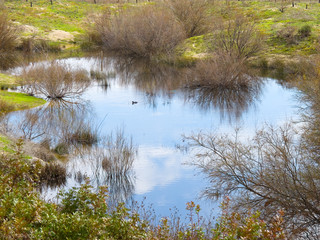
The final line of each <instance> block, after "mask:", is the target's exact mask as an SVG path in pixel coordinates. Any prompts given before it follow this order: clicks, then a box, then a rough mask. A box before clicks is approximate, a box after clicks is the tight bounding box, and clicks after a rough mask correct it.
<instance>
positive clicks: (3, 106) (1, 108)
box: [0, 98, 14, 114]
mask: <svg viewBox="0 0 320 240" xmlns="http://www.w3.org/2000/svg"><path fill="white" fill-rule="evenodd" d="M13 110H14V105H13V104H10V103H8V102H7V101H4V100H2V99H1V98H0V114H2V113H7V112H10V111H13Z"/></svg>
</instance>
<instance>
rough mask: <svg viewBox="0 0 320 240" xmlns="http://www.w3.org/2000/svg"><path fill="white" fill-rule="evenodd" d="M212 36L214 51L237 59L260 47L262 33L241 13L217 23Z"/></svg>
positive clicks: (256, 50)
mask: <svg viewBox="0 0 320 240" xmlns="http://www.w3.org/2000/svg"><path fill="white" fill-rule="evenodd" d="M213 38H214V39H213V44H214V46H215V52H216V53H218V54H228V55H230V56H232V57H234V58H238V59H247V58H249V57H251V56H253V55H254V54H256V53H258V52H259V51H260V50H261V48H262V34H261V33H260V32H259V30H258V29H257V28H256V27H255V23H254V22H252V21H250V20H249V19H246V18H245V17H243V16H241V15H239V16H236V17H235V19H230V20H228V21H227V22H221V23H218V24H217V33H216V34H214V36H213Z"/></svg>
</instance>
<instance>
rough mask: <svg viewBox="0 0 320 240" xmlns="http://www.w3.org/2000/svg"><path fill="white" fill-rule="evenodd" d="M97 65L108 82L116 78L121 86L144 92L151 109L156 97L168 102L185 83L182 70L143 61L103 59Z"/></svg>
mask: <svg viewBox="0 0 320 240" xmlns="http://www.w3.org/2000/svg"><path fill="white" fill-rule="evenodd" d="M98 65H99V66H100V67H101V69H103V70H104V72H105V73H106V76H108V77H109V80H110V78H111V79H112V78H113V77H114V78H117V79H118V80H119V83H120V84H121V85H122V86H128V85H133V86H134V87H135V88H136V89H137V90H139V91H141V92H144V93H145V99H146V101H147V102H148V103H149V106H153V107H156V106H157V104H158V103H157V97H166V98H167V99H168V101H169V99H171V97H172V96H173V94H174V91H175V90H177V89H179V88H180V87H181V86H183V84H184V81H185V72H184V70H183V69H177V68H175V67H172V66H168V65H164V64H156V63H154V62H150V61H145V60H136V59H131V58H113V59H112V61H111V60H110V58H104V59H103V60H101V59H100V61H99V64H98ZM110 69H113V71H111V70H110ZM102 87H103V86H102Z"/></svg>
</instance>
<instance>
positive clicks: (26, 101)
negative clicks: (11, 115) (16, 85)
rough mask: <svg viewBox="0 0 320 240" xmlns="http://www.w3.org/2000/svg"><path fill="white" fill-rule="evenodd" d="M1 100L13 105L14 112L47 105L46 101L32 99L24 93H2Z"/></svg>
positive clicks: (0, 92)
mask: <svg viewBox="0 0 320 240" xmlns="http://www.w3.org/2000/svg"><path fill="white" fill-rule="evenodd" d="M0 99H2V100H4V101H6V102H8V103H10V104H13V105H14V109H13V110H14V111H17V110H23V109H28V108H33V107H37V106H40V105H42V104H45V103H46V101H45V100H43V99H41V98H36V97H32V96H29V95H27V94H24V93H16V92H7V91H0Z"/></svg>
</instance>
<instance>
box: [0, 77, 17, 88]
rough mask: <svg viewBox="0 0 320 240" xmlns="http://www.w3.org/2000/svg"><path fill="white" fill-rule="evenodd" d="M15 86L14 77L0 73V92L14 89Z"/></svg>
mask: <svg viewBox="0 0 320 240" xmlns="http://www.w3.org/2000/svg"><path fill="white" fill-rule="evenodd" d="M16 86H17V83H16V77H15V76H12V75H6V74H3V73H0V90H6V89H8V88H14V87H16Z"/></svg>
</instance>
